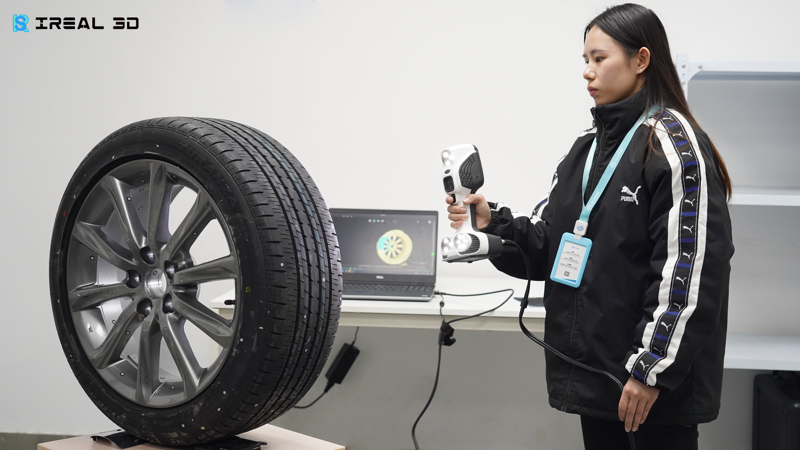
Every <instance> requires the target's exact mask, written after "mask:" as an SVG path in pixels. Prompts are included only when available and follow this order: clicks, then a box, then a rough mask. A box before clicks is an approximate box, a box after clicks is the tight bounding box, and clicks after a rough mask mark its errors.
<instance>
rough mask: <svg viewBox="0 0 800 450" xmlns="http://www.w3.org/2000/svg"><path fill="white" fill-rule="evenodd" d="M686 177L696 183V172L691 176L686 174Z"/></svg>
mask: <svg viewBox="0 0 800 450" xmlns="http://www.w3.org/2000/svg"><path fill="white" fill-rule="evenodd" d="M686 179H687V180H692V181H694V182H695V183H696V182H697V174H694V175H692V176H689V175H686Z"/></svg>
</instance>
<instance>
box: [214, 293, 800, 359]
mask: <svg viewBox="0 0 800 450" xmlns="http://www.w3.org/2000/svg"><path fill="white" fill-rule="evenodd" d="M506 288H512V289H514V296H519V297H521V296H522V295H523V294H524V293H525V281H524V280H517V279H514V278H510V277H506V278H499V277H498V278H445V277H441V278H440V279H439V280H438V281H437V284H436V289H437V290H438V291H441V292H448V293H453V294H474V293H479V292H488V291H494V290H500V289H506ZM543 292H544V282H541V281H534V282H532V283H531V293H530V297H541V296H542V294H543ZM507 295H508V294H504V293H499V294H491V295H487V296H482V297H466V298H465V297H449V296H445V297H444V302H445V306H444V309H443V313H444V316H445V318H446V319H448V320H450V319H454V318H457V317H465V316H469V315H472V314H476V313H479V312H481V311H485V310H487V309H490V308H493V307H494V306H496V305H498V304H499V303H500V302H502V301H503V299H504V298H505V297H506V296H507ZM225 298H233V292H230V293H228V294H226V295H223V296H221V297H219V298H218V299H216V300H214V301H212V302H211V307H212V308H218V309H220V313H221V314H223V316H224V315H225V312H226V311H225V309H228V310H229V309H231V308H232V307H231V306H224V305H223V303H222V301H223V300H224V299H225ZM519 306H520V305H519V302H518V301H517V300H514V299H513V298H512V299H510V300H509V301H508V302H507V303H506V304H505V305H503V307H501V308H499V309H498V310H497V311H493V312H491V313H488V314H486V315H485V316H482V317H477V318H474V319H470V320H463V321H459V322H456V323H454V324H453V328H455V329H462V330H495V331H519V324H518V322H517V320H518V316H519ZM544 316H545V311H544V308H542V307H530V306H529V307H528V310H527V311H526V312H525V318H524V319H523V320H524V321H525V325H526V326H527V327H528V329H530V330H531V331H534V332H544ZM441 323H442V318H441V317H440V316H439V297H438V296H436V297H434V299H433V300H431V301H428V302H396V301H373V300H343V301H342V311H341V316H340V319H339V324H340V325H342V326H353V327H355V326H361V327H388V328H433V329H438V328H439V326H440V325H441ZM725 368H727V369H752V370H800V335H770V334H746V333H729V334H728V339H727V345H726V348H725Z"/></svg>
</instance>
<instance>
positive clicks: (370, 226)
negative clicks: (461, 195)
mask: <svg viewBox="0 0 800 450" xmlns="http://www.w3.org/2000/svg"><path fill="white" fill-rule="evenodd" d="M330 212H331V216H332V217H333V225H334V227H335V228H336V235H337V237H338V239H339V251H340V253H341V257H342V276H343V278H344V288H343V289H342V298H344V299H359V300H411V301H428V300H430V299H431V298H433V289H434V284H435V282H436V260H437V255H438V252H437V248H438V245H437V242H436V235H437V230H438V228H437V226H438V223H437V222H438V221H437V219H438V212H437V211H390V210H380V209H339V208H331V209H330Z"/></svg>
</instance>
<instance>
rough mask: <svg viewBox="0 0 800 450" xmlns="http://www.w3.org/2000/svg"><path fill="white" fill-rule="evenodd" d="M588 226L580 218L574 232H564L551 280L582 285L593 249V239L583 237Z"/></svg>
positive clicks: (569, 284) (574, 285)
mask: <svg viewBox="0 0 800 450" xmlns="http://www.w3.org/2000/svg"><path fill="white" fill-rule="evenodd" d="M586 227H587V224H586V222H583V221H580V220H578V221H576V222H575V230H573V231H574V232H575V233H574V234H573V233H564V234H563V235H562V236H561V244H560V245H559V246H558V253H556V261H555V264H553V270H552V271H551V272H550V279H551V280H553V281H555V282H558V283H561V284H565V285H567V286H571V287H575V288H576V287H578V286H580V285H581V280H582V279H583V271H584V270H585V269H586V261H588V260H589V252H590V251H591V249H592V241H591V239H589V238H587V237H583V233H585V232H586Z"/></svg>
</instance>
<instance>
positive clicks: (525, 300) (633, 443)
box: [503, 241, 636, 450]
mask: <svg viewBox="0 0 800 450" xmlns="http://www.w3.org/2000/svg"><path fill="white" fill-rule="evenodd" d="M503 245H510V246H513V247H516V249H517V252H518V253H519V254H520V255H522V259H523V261H524V262H525V272H526V273H527V275H528V284H527V285H526V286H525V295H524V296H523V298H522V302H521V305H520V309H519V326H520V328H521V329H522V333H523V334H525V336H527V337H528V338H529V339H530V340H532V341H533V342H535V343H537V344H539V345H540V346H541V347H543V348H544V349H545V350H548V351H550V352H551V353H553V354H554V355H556V356H558V357H559V358H561V359H563V360H564V361H566V362H568V363H570V364H572V365H574V366H578V367H580V368H582V369H585V370H588V371H590V372H594V373H599V374H601V375H605V376H607V377H609V378H611V380H613V381H614V383H616V384H617V386H618V387H619V390H620V391H622V390H623V389H624V386H623V385H622V382H621V381H620V380H619V379H617V377H615V376H614V375H612V374H611V373H609V372H606V371H605V370H600V369H595V368H594V367H591V366H587V365H586V364H583V363H581V362H578V361H575V360H574V359H572V358H570V357H569V356H567V355H565V354H563V353H561V352H559V351H558V350H556V349H555V348H553V347H551V346H550V345H549V344H546V343H545V342H544V341H542V340H541V339H539V338H537V337H536V336H535V335H534V334H533V333H531V332H530V330H528V328H527V327H526V326H525V324H524V323H523V322H522V316H523V315H524V314H525V309H526V308H527V307H528V294H529V293H530V290H531V279H532V278H533V274H532V271H531V262H530V260H529V259H528V255H526V254H525V252H523V251H522V248H521V247H520V246H519V244H517V243H516V242H514V241H503ZM633 433H634V431H633V430H631V431H629V432H628V443H629V444H630V447H631V450H636V441H635V439H634V436H633Z"/></svg>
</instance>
